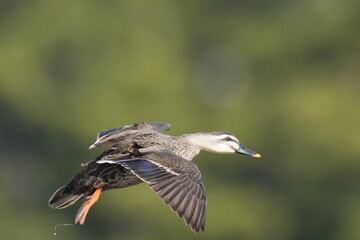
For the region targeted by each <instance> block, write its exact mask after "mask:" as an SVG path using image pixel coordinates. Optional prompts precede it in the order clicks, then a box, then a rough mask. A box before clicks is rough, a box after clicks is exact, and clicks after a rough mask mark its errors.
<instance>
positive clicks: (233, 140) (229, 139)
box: [224, 137, 235, 142]
mask: <svg viewBox="0 0 360 240" xmlns="http://www.w3.org/2000/svg"><path fill="white" fill-rule="evenodd" d="M224 140H225V141H231V142H235V139H232V138H231V137H226V138H224Z"/></svg>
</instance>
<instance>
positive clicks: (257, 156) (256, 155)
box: [252, 153, 261, 158]
mask: <svg viewBox="0 0 360 240" xmlns="http://www.w3.org/2000/svg"><path fill="white" fill-rule="evenodd" d="M252 157H254V158H261V155H260V154H258V153H257V154H255V155H252Z"/></svg>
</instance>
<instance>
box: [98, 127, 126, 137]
mask: <svg viewBox="0 0 360 240" xmlns="http://www.w3.org/2000/svg"><path fill="white" fill-rule="evenodd" d="M120 129H122V127H118V128H112V129H108V130H105V131H102V132H101V133H99V138H101V137H103V136H105V135H107V134H109V133H111V132H114V131H116V130H120Z"/></svg>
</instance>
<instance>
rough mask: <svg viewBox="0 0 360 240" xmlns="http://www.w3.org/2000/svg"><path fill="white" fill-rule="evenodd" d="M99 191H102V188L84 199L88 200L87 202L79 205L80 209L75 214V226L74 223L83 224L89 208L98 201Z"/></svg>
mask: <svg viewBox="0 0 360 240" xmlns="http://www.w3.org/2000/svg"><path fill="white" fill-rule="evenodd" d="M101 191H102V188H98V189H96V191H95V192H94V193H93V195H91V196H88V197H86V199H89V200H87V201H86V202H84V203H83V205H81V207H80V208H79V210H78V212H77V213H76V217H75V224H76V223H79V224H80V225H83V224H84V222H85V218H86V215H87V214H88V212H89V210H90V208H91V206H92V205H94V204H95V203H96V202H97V200H98V199H99V197H100V194H101Z"/></svg>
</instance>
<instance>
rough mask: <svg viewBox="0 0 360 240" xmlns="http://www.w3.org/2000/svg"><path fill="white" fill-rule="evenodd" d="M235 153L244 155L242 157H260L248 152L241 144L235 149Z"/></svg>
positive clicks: (250, 151)
mask: <svg viewBox="0 0 360 240" xmlns="http://www.w3.org/2000/svg"><path fill="white" fill-rule="evenodd" d="M235 151H236V152H237V153H240V154H244V155H247V156H251V157H256V158H260V157H261V155H260V154H258V153H257V152H254V151H253V150H250V149H248V148H246V147H245V146H243V145H241V144H240V147H239V148H238V149H236V150H235Z"/></svg>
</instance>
